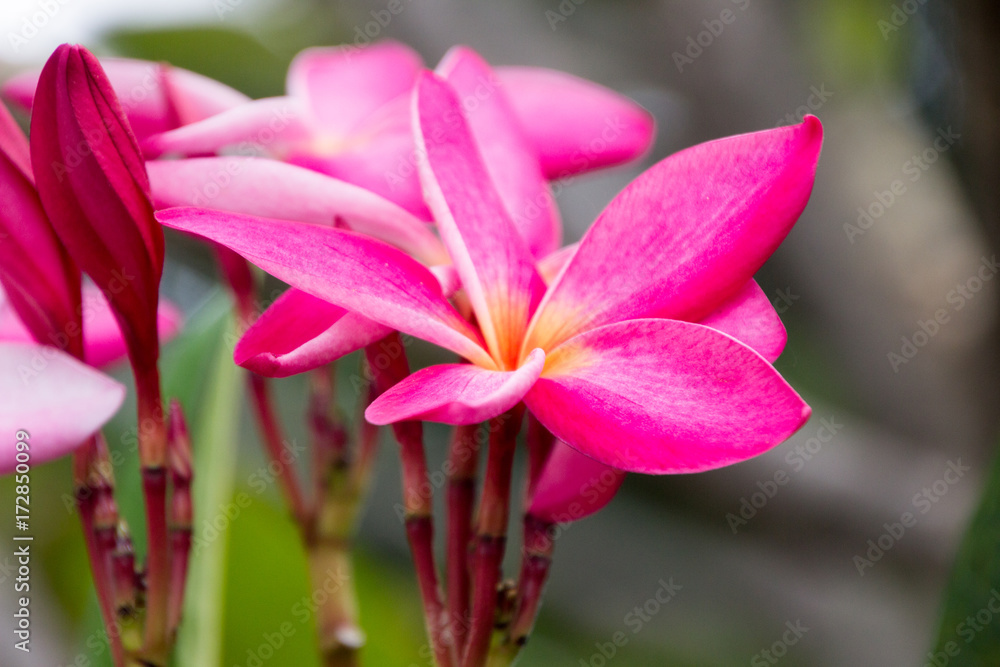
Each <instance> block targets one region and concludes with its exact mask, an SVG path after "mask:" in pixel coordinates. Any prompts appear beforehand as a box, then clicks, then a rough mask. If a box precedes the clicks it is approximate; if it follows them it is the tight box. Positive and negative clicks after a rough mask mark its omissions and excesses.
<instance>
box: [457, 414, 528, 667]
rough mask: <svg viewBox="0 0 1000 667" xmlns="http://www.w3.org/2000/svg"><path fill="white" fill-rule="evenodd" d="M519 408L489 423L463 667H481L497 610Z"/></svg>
mask: <svg viewBox="0 0 1000 667" xmlns="http://www.w3.org/2000/svg"><path fill="white" fill-rule="evenodd" d="M522 416H523V408H522V407H521V406H520V405H519V406H517V407H515V408H514V409H512V410H510V411H508V412H507V413H505V414H503V415H501V416H499V417H496V418H495V419H491V420H490V423H489V431H490V447H489V455H488V458H487V462H486V477H485V478H484V480H483V492H482V497H481V500H480V502H479V517H478V528H477V539H476V550H475V556H474V558H473V568H474V571H475V574H474V576H473V600H472V625H471V627H470V629H469V640H468V645H467V646H466V648H465V655H464V656H463V660H462V666H463V667H481V665H483V664H484V662H485V660H486V656H487V653H488V652H489V646H490V637H491V636H492V633H493V627H494V622H495V618H496V609H497V586H498V584H499V583H500V577H501V574H502V573H501V565H502V563H503V555H504V550H505V548H506V542H507V521H508V519H509V515H510V483H511V473H512V469H513V465H514V450H515V445H516V443H517V434H518V431H520V428H521V417H522Z"/></svg>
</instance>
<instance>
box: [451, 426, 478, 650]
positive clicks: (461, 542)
mask: <svg viewBox="0 0 1000 667" xmlns="http://www.w3.org/2000/svg"><path fill="white" fill-rule="evenodd" d="M480 432H481V429H480V425H479V424H471V425H468V426H456V427H455V429H454V430H453V431H452V438H451V443H450V445H449V448H448V464H447V472H448V538H447V573H448V588H447V590H448V618H449V621H450V625H451V634H452V640H453V641H454V643H455V645H456V646H464V645H465V638H466V635H467V632H468V629H469V594H470V586H469V547H470V545H471V542H472V513H473V505H474V502H475V492H476V470H477V467H478V464H479V447H480V443H479V440H478V436H479V434H480Z"/></svg>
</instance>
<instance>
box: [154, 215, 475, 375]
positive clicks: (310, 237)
mask: <svg viewBox="0 0 1000 667" xmlns="http://www.w3.org/2000/svg"><path fill="white" fill-rule="evenodd" d="M157 219H159V221H160V222H161V223H163V224H164V225H166V226H167V227H172V228H174V229H179V230H181V231H185V232H189V233H191V234H197V235H199V236H203V237H205V238H208V239H211V240H212V241H215V242H216V243H220V244H222V245H224V246H226V247H227V248H229V249H230V250H233V251H235V252H237V253H239V254H240V255H242V256H243V257H244V258H245V259H247V260H248V261H250V262H252V263H253V264H256V265H257V266H259V267H260V268H262V269H263V270H265V271H267V272H268V273H270V274H271V275H273V276H275V277H277V278H279V279H280V280H283V281H285V282H286V283H288V284H289V285H291V286H293V287H297V288H299V289H300V290H302V291H304V292H307V293H309V294H312V295H313V296H315V297H319V298H321V299H324V300H326V301H329V302H331V303H334V304H336V305H339V306H341V307H343V308H346V309H348V310H351V311H354V312H357V313H359V314H361V315H364V316H366V317H370V318H371V319H373V320H375V321H376V322H379V323H380V324H384V325H386V326H387V327H390V328H392V329H395V330H397V331H402V332H404V333H409V334H412V335H414V336H417V337H418V338H422V339H424V340H427V341H429V342H431V343H434V344H436V345H440V346H441V347H444V348H446V349H449V350H452V351H453V352H455V353H457V354H459V355H461V356H463V357H466V358H467V359H469V360H470V361H474V362H476V363H479V364H481V365H483V366H485V367H491V366H492V365H493V361H492V360H491V359H490V357H489V355H488V354H487V353H486V351H485V350H484V349H483V348H482V347H481V345H480V340H481V339H480V337H479V334H478V333H477V332H476V330H475V329H474V328H473V327H472V326H471V325H470V324H469V323H468V322H467V321H466V320H464V319H463V318H462V316H461V315H459V314H458V312H456V311H455V309H454V308H452V306H451V304H449V303H448V302H447V301H446V300H445V298H444V297H443V296H442V295H441V286H440V284H439V283H438V281H437V278H435V277H434V274H432V273H431V272H430V271H429V270H427V269H426V268H425V267H424V266H422V265H421V264H419V263H418V262H417V261H416V260H414V259H412V258H411V257H410V256H409V255H407V254H405V253H404V252H402V251H400V250H397V249H396V248H393V247H392V246H390V245H388V244H386V243H383V242H381V241H377V240H375V239H372V238H369V237H367V236H363V235H361V234H356V233H354V232H350V231H346V230H342V229H333V228H330V227H323V226H320V225H311V224H308V223H302V222H289V221H286V220H273V219H269V218H256V217H252V216H246V215H239V214H236V213H227V212H223V211H213V210H208V209H198V208H172V209H166V210H163V211H159V212H158V213H157Z"/></svg>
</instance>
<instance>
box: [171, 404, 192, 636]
mask: <svg viewBox="0 0 1000 667" xmlns="http://www.w3.org/2000/svg"><path fill="white" fill-rule="evenodd" d="M169 436H170V441H169V448H170V450H169V451H170V456H169V459H170V461H169V463H170V487H171V491H170V548H171V557H170V565H171V572H170V602H169V608H168V631H169V633H170V636H171V637H173V636H174V635H175V634H176V632H177V628H178V626H179V625H180V622H181V612H182V610H183V608H184V587H185V584H186V583H187V570H188V561H189V558H190V556H191V529H192V522H193V518H194V517H193V504H192V499H191V481H192V479H193V477H194V473H193V470H192V458H191V438H190V436H189V435H188V428H187V423H186V422H185V420H184V412H183V411H182V410H181V406H180V403H178V402H177V401H176V400H175V401H172V402H171V404H170V428H169Z"/></svg>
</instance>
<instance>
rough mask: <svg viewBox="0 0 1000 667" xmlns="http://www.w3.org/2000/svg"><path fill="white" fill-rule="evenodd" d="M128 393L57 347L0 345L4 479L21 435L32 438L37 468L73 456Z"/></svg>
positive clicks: (0, 450) (0, 468) (0, 460)
mask: <svg viewBox="0 0 1000 667" xmlns="http://www.w3.org/2000/svg"><path fill="white" fill-rule="evenodd" d="M124 399H125V387H123V386H122V385H120V384H119V383H117V382H115V381H114V380H112V379H111V378H109V377H108V376H106V375H104V374H103V373H100V372H98V371H96V370H94V369H93V368H91V367H89V366H87V365H85V364H83V363H81V362H79V361H77V360H76V359H74V358H73V357H71V356H69V355H68V354H66V353H65V352H60V351H59V350H57V349H56V348H53V347H41V346H39V345H29V344H22V343H0V430H2V431H3V433H5V434H6V437H5V438H4V441H3V444H2V445H0V474H6V473H10V472H12V471H13V470H14V469H15V466H16V465H17V463H18V461H17V459H16V458H15V456H16V454H17V451H16V449H15V439H16V434H17V433H18V432H20V431H26V432H27V433H28V435H29V437H28V438H27V442H28V443H29V454H30V457H31V458H30V464H31V465H32V466H35V465H38V464H40V463H45V462H46V461H51V460H52V459H56V458H59V457H60V456H63V455H65V454H69V453H70V452H72V451H73V450H74V449H75V448H76V447H78V446H79V445H80V444H82V443H83V442H84V441H85V440H86V439H87V438H88V437H90V436H91V435H93V433H94V432H95V431H97V429H99V428H100V427H101V426H102V425H104V423H105V422H107V421H108V419H110V418H111V417H112V416H113V415H114V414H115V412H117V411H118V408H119V407H121V404H122V401H123V400H124Z"/></svg>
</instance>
